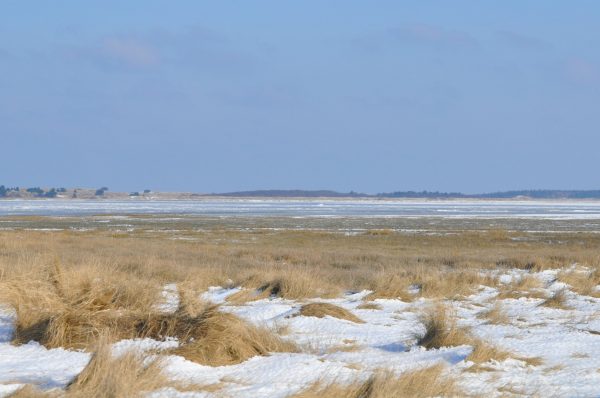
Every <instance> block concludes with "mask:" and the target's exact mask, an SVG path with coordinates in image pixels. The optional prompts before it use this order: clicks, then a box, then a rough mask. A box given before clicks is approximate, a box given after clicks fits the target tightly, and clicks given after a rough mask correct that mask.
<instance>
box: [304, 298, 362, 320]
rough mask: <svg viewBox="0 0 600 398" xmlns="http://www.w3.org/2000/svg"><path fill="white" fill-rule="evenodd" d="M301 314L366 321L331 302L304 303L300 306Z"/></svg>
mask: <svg viewBox="0 0 600 398" xmlns="http://www.w3.org/2000/svg"><path fill="white" fill-rule="evenodd" d="M299 314H300V315H304V316H315V317H317V318H323V317H325V316H331V317H334V318H339V319H345V320H348V321H351V322H355V323H364V321H363V320H362V319H360V318H359V317H357V316H356V315H354V314H353V313H352V312H350V311H348V310H347V309H345V308H342V307H339V306H337V305H333V304H329V303H310V304H304V305H303V306H302V307H300V311H299Z"/></svg>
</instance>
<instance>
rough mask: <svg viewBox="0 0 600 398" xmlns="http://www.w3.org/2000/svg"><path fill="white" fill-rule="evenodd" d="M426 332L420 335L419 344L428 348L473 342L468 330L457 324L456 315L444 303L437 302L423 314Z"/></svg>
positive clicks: (422, 320)
mask: <svg viewBox="0 0 600 398" xmlns="http://www.w3.org/2000/svg"><path fill="white" fill-rule="evenodd" d="M421 322H423V325H424V326H425V333H424V334H423V335H422V336H418V339H417V344H418V345H420V346H422V347H425V348H427V349H431V348H441V347H450V346H459V345H465V344H467V345H468V344H470V343H471V337H470V336H469V333H468V331H467V330H465V329H463V328H459V327H457V326H456V321H455V319H454V317H453V316H452V315H451V314H449V312H448V309H447V308H446V307H445V306H444V305H443V304H437V305H434V306H432V307H430V308H429V309H427V311H426V312H425V313H424V314H423V315H422V316H421Z"/></svg>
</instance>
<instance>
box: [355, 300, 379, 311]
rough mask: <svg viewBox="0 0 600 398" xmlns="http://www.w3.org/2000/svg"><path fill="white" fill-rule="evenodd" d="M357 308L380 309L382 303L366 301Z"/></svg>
mask: <svg viewBox="0 0 600 398" xmlns="http://www.w3.org/2000/svg"><path fill="white" fill-rule="evenodd" d="M356 308H358V309H359V310H380V309H381V305H379V304H377V303H373V302H364V303H361V304H359V305H358V306H357V307H356Z"/></svg>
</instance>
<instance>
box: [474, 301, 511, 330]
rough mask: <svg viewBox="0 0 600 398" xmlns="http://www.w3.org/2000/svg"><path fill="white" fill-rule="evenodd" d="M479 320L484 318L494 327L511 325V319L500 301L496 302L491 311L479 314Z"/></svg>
mask: <svg viewBox="0 0 600 398" xmlns="http://www.w3.org/2000/svg"><path fill="white" fill-rule="evenodd" d="M478 318H484V319H486V320H487V321H488V323H491V324H494V325H507V324H509V323H510V318H509V317H508V315H507V314H506V312H505V311H504V309H503V308H502V304H501V303H500V302H499V301H496V302H495V303H494V305H493V306H492V308H490V309H489V310H487V311H483V312H482V313H480V314H478Z"/></svg>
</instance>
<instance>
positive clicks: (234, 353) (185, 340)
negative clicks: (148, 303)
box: [143, 306, 298, 366]
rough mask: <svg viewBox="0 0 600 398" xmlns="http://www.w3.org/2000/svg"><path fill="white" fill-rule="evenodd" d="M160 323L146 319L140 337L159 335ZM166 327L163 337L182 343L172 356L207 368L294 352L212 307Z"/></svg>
mask: <svg viewBox="0 0 600 398" xmlns="http://www.w3.org/2000/svg"><path fill="white" fill-rule="evenodd" d="M164 320H165V319H164V318H163V319H160V318H159V319H158V320H157V319H150V320H149V321H148V323H147V324H145V325H144V326H143V329H146V330H148V331H144V332H143V335H145V336H149V337H158V336H160V335H162V334H163V333H164V332H163V331H162V330H161V327H162V326H163V322H164ZM167 322H169V320H167ZM167 328H173V332H171V333H169V334H167V335H173V336H176V337H178V338H179V341H180V342H182V345H181V346H180V347H178V348H176V349H175V350H173V353H175V354H177V355H181V356H183V357H184V358H186V359H189V360H191V361H194V362H198V363H201V364H205V365H210V366H221V365H231V364H236V363H240V362H243V361H245V360H246V359H249V358H252V357H254V356H257V355H268V354H269V353H271V352H296V351H298V348H297V347H296V345H295V344H294V343H291V342H287V341H284V340H282V339H281V338H279V337H278V336H277V335H275V334H273V333H272V332H271V331H270V330H268V329H265V328H259V327H256V326H253V325H250V324H249V323H248V322H246V321H244V320H242V319H240V318H238V317H237V316H235V315H233V314H228V313H226V312H222V311H218V308H217V307H214V306H213V307H208V308H207V309H205V310H204V311H203V312H202V313H201V314H199V315H198V316H197V317H189V318H188V317H184V318H181V317H178V318H177V319H176V320H175V321H174V324H172V325H168V326H167ZM156 332H158V335H157V334H156Z"/></svg>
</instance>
